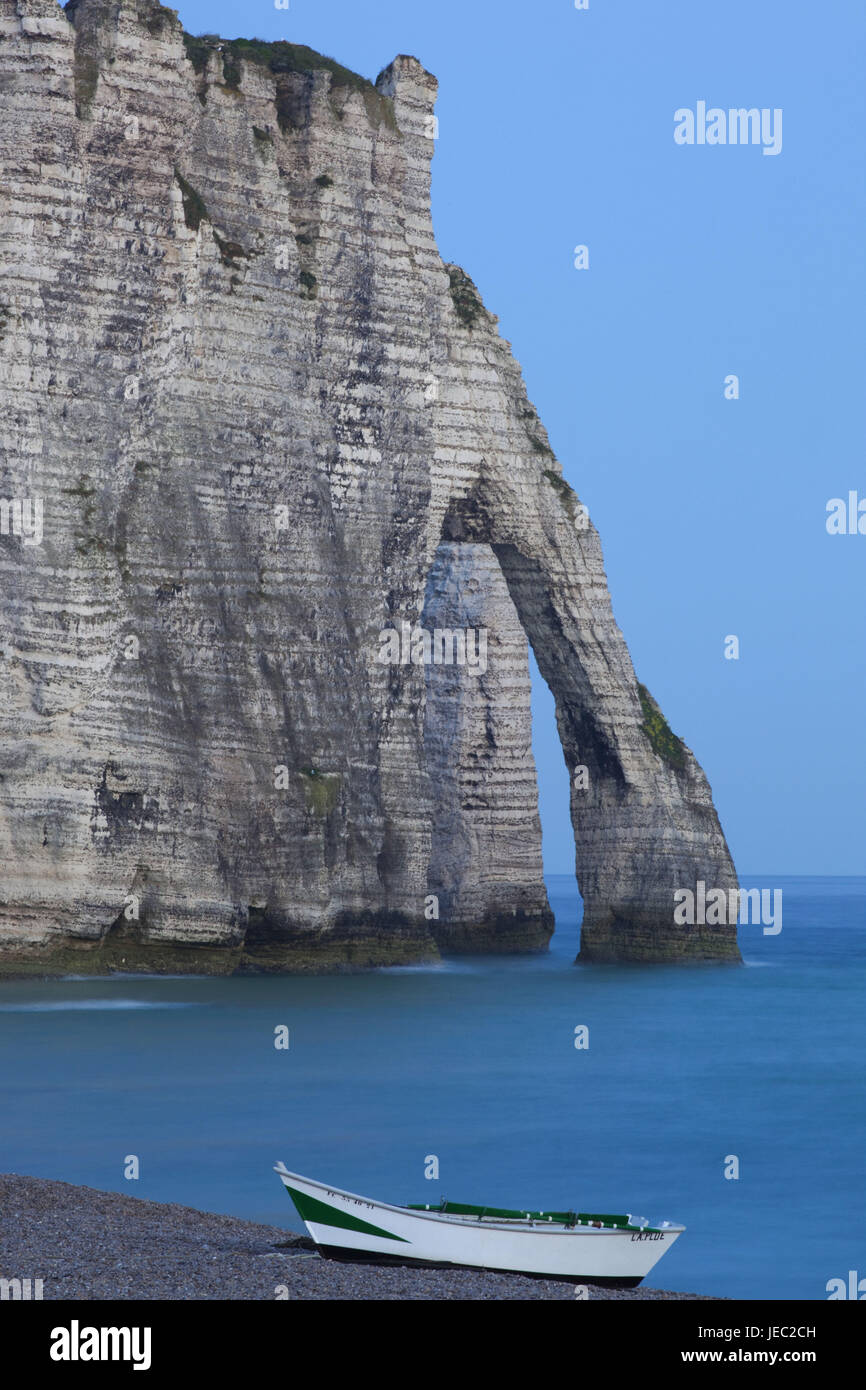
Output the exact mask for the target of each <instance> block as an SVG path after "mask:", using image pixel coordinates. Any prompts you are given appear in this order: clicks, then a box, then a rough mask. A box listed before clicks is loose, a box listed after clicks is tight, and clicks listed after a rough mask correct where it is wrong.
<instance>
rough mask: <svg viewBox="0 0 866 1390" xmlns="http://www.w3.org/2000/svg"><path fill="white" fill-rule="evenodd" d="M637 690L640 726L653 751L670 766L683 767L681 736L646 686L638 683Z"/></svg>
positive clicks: (684, 748) (683, 749) (684, 749)
mask: <svg viewBox="0 0 866 1390" xmlns="http://www.w3.org/2000/svg"><path fill="white" fill-rule="evenodd" d="M637 692H638V695H639V696H640V707H641V709H642V710H643V724H642V725H641V728H642V729H643V731H644V733H645V734H646V736H647V738H648V739H649V741H650V743H651V745H652V749H653V752H654V753H658V755H659V757H660V758H663V759H664V760H665V762H666V763H669V764H670V765H671V767H674V768H683V767H685V765H686V745H685V744H684V743H683V741H682V739H681V738H677V735H676V734H675V733H674V732H673V730H672V729H671V726H670V724H669V723H668V721H667V720H666V719H665V717H664V715H663V714H662V712H661V710H660V709H659V707H658V705H657V704H656V702H655V700H654V699H653V697H652V695H650V693H649V691H648V690H647V688H646V686H645V685H640V684H638V688H637Z"/></svg>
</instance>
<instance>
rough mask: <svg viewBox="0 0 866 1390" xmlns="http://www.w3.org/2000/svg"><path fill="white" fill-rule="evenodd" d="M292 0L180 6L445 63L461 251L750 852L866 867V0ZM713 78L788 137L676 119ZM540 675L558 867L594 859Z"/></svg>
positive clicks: (541, 729) (362, 63) (737, 837)
mask: <svg viewBox="0 0 866 1390" xmlns="http://www.w3.org/2000/svg"><path fill="white" fill-rule="evenodd" d="M290 3H291V8H290V9H289V10H277V9H276V8H275V7H274V6H273V3H272V0H256V3H255V4H252V5H249V4H247V5H240V4H236V3H233V0H208V3H207V4H205V3H203V0H189V3H185V4H181V6H180V9H179V13H180V16H181V19H182V20H183V22H184V25H185V27H186V28H187V29H188V30H189V31H190V32H191V33H202V32H218V33H221V34H222V35H223V36H225V37H236V36H239V35H241V36H245V37H255V36H257V37H261V38H266V39H275V38H287V39H290V40H291V41H293V42H296V43H306V44H309V45H310V46H311V47H313V48H316V49H318V50H320V51H321V52H325V53H328V54H330V55H331V56H333V57H335V58H337V59H339V61H340V62H342V63H344V64H346V65H347V66H348V67H351V68H354V69H355V70H356V71H358V72H361V73H364V74H365V75H367V76H369V77H371V78H375V76H376V74H377V73H378V71H379V70H380V68H382V67H384V66H385V64H386V63H388V62H390V60H391V59H392V58H393V57H394V56H395V54H397V53H414V54H415V55H416V56H417V57H418V58H420V60H421V61H422V62H423V63H424V64H425V66H426V67H427V68H429V69H430V70H431V71H432V72H434V73H435V74H436V76H437V77H438V79H439V84H440V87H439V104H438V108H437V111H438V115H439V120H440V138H439V141H438V145H437V148H436V155H435V159H434V178H433V214H434V222H435V227H436V234H437V238H438V241H439V247H440V250H441V252H442V255H443V256H444V257H445V259H447V260H454V261H457V262H458V263H459V264H461V265H463V266H464V267H465V269H466V270H467V271H468V272H469V274H470V275H472V277H473V278H474V280H475V281H476V283H477V284H478V286H479V288H480V290H481V292H482V294H483V297H484V300H485V303H486V304H487V306H488V307H489V308H490V309H491V310H492V311H493V312H494V313H496V314H498V315H499V317H500V327H501V331H502V333H503V334H504V336H505V337H506V338H508V340H509V341H510V342H511V344H512V345H513V348H514V351H515V354H516V356H517V358H518V360H519V361H520V363H521V365H522V367H523V370H524V374H525V377H526V381H527V386H528V389H529V394H530V397H531V399H532V400H533V401H534V403H535V405H536V406H537V408H538V410H539V412H540V414H541V417H542V419H543V420H544V422H545V424H546V426H547V429H548V432H549V434H550V438H551V443H552V445H553V447H554V449H555V450H556V452H557V455H558V457H559V459H560V461H561V463H562V466H563V471H564V473H565V476H566V477H567V478H568V479H569V481H570V482H571V483H572V485H573V486H574V487H575V489H576V490H577V492H578V493H579V494H580V497H581V500H582V501H583V502H585V503H586V505H587V506H588V507H589V509H590V513H591V515H592V517H593V520H594V521H595V523H596V524H597V526H598V528H599V530H600V533H601V538H602V544H603V546H604V554H605V563H606V568H607V573H608V578H609V581H610V587H611V592H612V595H613V602H614V611H615V613H616V617H617V620H618V622H619V625H620V627H621V628H622V630H623V632H624V634H625V637H626V640H627V641H628V643H629V646H630V649H631V652H632V656H633V658H634V662H635V667H636V669H637V673H638V678H639V679H640V680H642V681H643V682H644V683H645V684H646V685H647V686H649V688H650V690H651V691H652V692H653V694H654V695H655V696H656V698H657V699H658V700H659V702H660V704H661V706H662V708H663V709H664V711H665V713H666V715H667V717H668V720H669V722H670V724H671V726H672V728H673V729H674V731H675V732H676V733H678V734H680V735H681V736H682V737H683V738H684V739H685V740H686V742H687V743H688V744H689V745H690V746H691V747H692V748H693V749H694V751H695V753H696V754H697V756H698V758H699V760H700V761H701V762H702V764H703V766H704V768H705V769H706V771H707V774H708V776H709V778H710V781H711V783H712V786H713V791H714V794H715V799H716V804H717V806H718V808H719V812H720V815H721V818H722V824H723V826H724V828H725V831H726V834H727V836H728V840H729V843H730V845H731V848H732V851H733V853H734V858H735V860H736V863H737V866H738V868H739V869H740V870H741V872H743V873H745V874H760V873H765V874H770V873H827V874H834V873H835V874H853V873H863V872H866V848H864V846H866V835H864V829H866V825H864V820H866V818H864V810H863V805H864V787H866V737H864V733H866V699H864V695H866V641H864V638H866V622H864V606H866V605H864V590H866V585H864V573H866V536H835V537H831V536H829V535H828V534H827V532H826V529H825V519H826V512H825V508H826V503H827V501H828V499H830V498H831V497H838V496H842V497H845V496H847V493H848V492H849V490H851V489H856V490H857V491H858V492H859V495H860V496H861V497H866V467H864V447H863V446H864V429H863V424H864V418H863V417H864V400H866V392H864V380H866V334H864V309H866V275H864V257H866V251H864V241H866V168H864V165H866V138H864V131H866V83H864V80H863V73H864V70H866V7H864V5H863V3H862V0H820V3H817V0H816V2H815V3H807V2H806V0H760V3H756V0H726V3H725V4H719V5H709V4H698V3H696V0H660V3H656V4H653V3H652V0H590V8H589V10H588V11H577V10H575V8H574V5H573V0H534V3H517V0H499V3H494V2H493V0H470V2H469V3H467V0H460V3H457V2H456V0H436V3H423V4H422V3H408V0H367V3H365V4H359V3H358V0H290ZM699 100H705V101H706V102H707V104H708V106H719V107H723V108H728V107H731V106H733V107H740V106H749V107H750V106H757V107H760V108H763V107H771V108H775V107H781V108H782V110H783V113H784V115H783V146H782V152H781V153H780V154H779V155H778V156H776V157H767V156H764V155H763V154H762V153H761V150H760V149H759V148H752V147H745V148H743V147H732V146H727V147H716V148H713V147H708V146H705V147H703V148H700V147H691V148H689V147H679V146H677V145H676V144H675V143H674V140H673V129H674V120H673V115H674V111H675V110H676V109H677V108H679V107H691V108H693V109H694V108H695V106H696V103H697V102H698V101H699ZM578 243H585V244H587V245H588V246H589V252H590V268H589V270H588V271H576V270H575V269H574V267H573V248H574V246H575V245H576V244H578ZM728 373H736V374H738V376H739V377H740V390H741V396H740V399H739V400H738V401H726V400H725V399H724V395H723V386H724V379H725V377H726V376H727V374H728ZM731 633H732V634H736V635H737V636H738V637H739V639H740V659H739V660H738V661H726V660H725V659H724V656H723V644H724V639H725V637H726V636H727V635H728V634H731ZM535 681H536V687H537V689H536V696H535V704H536V719H535V745H536V756H537V759H538V765H539V776H540V782H541V804H542V818H543V824H544V848H545V863H546V865H547V868H548V870H549V871H551V872H570V871H571V870H572V868H573V860H574V851H573V842H572V839H571V827H570V824H569V820H568V809H567V785H566V778H565V771H564V765H563V762H562V756H561V753H560V751H559V748H558V743H557V740H556V731H555V726H554V723H553V709H552V700H551V698H550V695H549V693H548V692H547V690H546V688H545V687H544V686H543V683H542V682H541V681H540V678H539V677H538V676H537V674H536V676H535Z"/></svg>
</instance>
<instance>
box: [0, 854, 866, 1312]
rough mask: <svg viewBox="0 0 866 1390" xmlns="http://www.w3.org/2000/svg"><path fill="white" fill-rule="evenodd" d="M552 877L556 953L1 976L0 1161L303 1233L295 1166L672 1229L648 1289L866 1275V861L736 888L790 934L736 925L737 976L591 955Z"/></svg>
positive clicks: (784, 1290) (397, 1189)
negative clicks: (284, 1041)
mask: <svg viewBox="0 0 866 1390" xmlns="http://www.w3.org/2000/svg"><path fill="white" fill-rule="evenodd" d="M548 883H549V889H550V895H551V903H552V906H553V908H554V911H555V913H556V920H557V930H556V935H555V937H554V940H553V946H552V949H551V951H550V954H549V955H547V956H540V957H526V958H516V957H515V958H510V959H495V958H489V957H485V958H471V959H460V960H454V961H449V962H446V963H445V964H443V965H440V966H434V967H429V968H410V969H395V970H383V971H378V972H375V973H373V974H365V975H353V976H341V977H324V978H321V979H301V978H251V979H205V978H202V979H181V978H168V979H144V978H141V977H129V976H127V977H115V978H113V979H110V980H99V979H68V980H62V981H57V982H51V983H36V982H29V981H18V982H0V1058H2V1080H0V1093H2V1094H0V1105H2V1136H0V1171H5V1172H18V1173H27V1174H33V1175H36V1176H41V1177H47V1178H60V1179H63V1180H64V1181H67V1182H72V1183H84V1184H87V1185H89V1186H92V1187H98V1188H106V1189H111V1190H115V1191H119V1192H120V1191H122V1192H127V1193H130V1194H132V1195H134V1196H138V1197H147V1198H152V1199H155V1200H157V1201H172V1202H181V1203H184V1204H187V1205H189V1206H194V1207H199V1208H202V1209H205V1210H209V1211H217V1212H227V1213H230V1214H232V1215H236V1216H243V1217H248V1218H251V1219H253V1220H257V1221H266V1222H275V1223H277V1224H280V1225H285V1226H286V1227H288V1228H291V1229H294V1230H299V1229H301V1227H300V1224H299V1222H298V1220H297V1218H296V1217H295V1214H294V1210H293V1208H292V1207H291V1206H290V1203H289V1201H288V1198H287V1197H286V1195H285V1193H284V1191H283V1188H282V1186H281V1184H280V1182H279V1180H278V1178H277V1177H276V1175H275V1174H274V1173H273V1172H272V1165H273V1164H274V1163H275V1162H276V1161H277V1160H278V1159H282V1160H283V1161H284V1162H285V1163H286V1164H287V1166H288V1167H289V1168H291V1169H294V1170H295V1171H297V1172H300V1173H305V1174H307V1175H309V1176H312V1177H317V1178H321V1179H324V1180H326V1181H327V1182H330V1183H334V1184H335V1185H337V1186H340V1187H344V1188H348V1189H349V1190H351V1191H355V1192H360V1193H362V1194H365V1195H369V1196H374V1197H381V1198H384V1199H385V1200H387V1201H394V1202H398V1203H399V1202H410V1201H430V1200H438V1198H439V1197H440V1196H442V1195H445V1196H447V1197H448V1198H450V1199H452V1200H455V1201H469V1202H476V1201H480V1202H484V1203H487V1204H489V1205H500V1206H523V1205H525V1206H527V1207H535V1208H544V1207H553V1208H557V1207H558V1208H572V1209H576V1208H580V1209H582V1210H587V1209H589V1210H593V1209H595V1210H598V1211H628V1212H632V1213H636V1214H640V1215H644V1216H647V1217H649V1218H650V1219H651V1220H653V1219H662V1218H667V1219H669V1220H675V1221H682V1222H683V1223H684V1224H685V1225H686V1226H687V1227H688V1230H687V1232H686V1234H685V1235H684V1236H682V1237H681V1239H680V1240H679V1242H678V1243H677V1245H676V1246H675V1247H674V1249H673V1250H672V1251H671V1252H670V1253H669V1254H668V1255H666V1256H665V1257H664V1259H663V1260H662V1262H661V1264H660V1265H659V1266H658V1269H657V1270H656V1271H655V1272H654V1273H653V1274H652V1275H651V1276H650V1278H649V1280H648V1283H650V1284H651V1285H653V1286H656V1287H662V1288H669V1289H681V1290H688V1291H693V1292H697V1293H705V1294H719V1295H725V1296H728V1297H734V1298H749V1299H766V1298H791V1299H823V1298H826V1297H827V1294H826V1284H827V1281H828V1280H829V1279H831V1278H835V1277H842V1278H846V1279H847V1273H848V1271H849V1270H851V1269H856V1270H858V1271H859V1275H860V1277H863V1276H866V1220H864V1209H866V1183H864V1166H866V1165H864V1156H866V1100H864V1070H866V1008H864V1002H866V879H854V878H847V879H840V878H835V879H829V878H783V879H780V878H772V879H771V878H765V879H762V880H746V881H745V882H744V886H745V887H750V886H757V887H774V888H776V887H780V888H781V889H782V890H783V928H782V932H781V934H780V935H778V936H764V935H763V934H762V931H761V928H760V927H749V926H746V927H741V929H740V940H741V946H742V951H743V955H744V957H745V960H746V965H745V967H744V968H737V967H731V966H702V967H690V966H676V967H658V966H656V967H637V966H632V967H621V968H617V969H614V968H607V967H598V966H594V967H586V968H581V967H575V966H574V964H573V960H574V956H575V954H576V951H577V945H578V932H579V927H578V923H579V916H580V901H579V898H578V897H577V894H576V890H575V887H574V884H573V881H572V880H570V879H569V878H566V877H552V878H551V879H549V880H548ZM281 1025H283V1026H285V1027H286V1028H288V1029H289V1041H290V1046H289V1048H288V1050H278V1049H276V1048H275V1046H274V1038H275V1029H277V1028H278V1027H280V1026H281ZM580 1025H585V1026H586V1027H588V1029H589V1047H588V1048H587V1049H580V1050H578V1049H577V1048H575V1029H576V1028H578V1027H579V1026H580ZM128 1155H136V1156H137V1157H138V1159H139V1164H140V1177H139V1179H138V1180H137V1181H126V1180H125V1179H124V1177H123V1171H124V1161H125V1159H126V1157H127V1156H128ZM431 1156H435V1157H436V1159H437V1160H438V1168H439V1176H438V1178H434V1179H432V1180H429V1179H427V1178H425V1163H426V1164H427V1166H428V1167H432V1164H429V1163H428V1162H427V1160H428V1158H429V1157H431ZM731 1156H734V1157H736V1159H737V1160H738V1163H739V1177H738V1178H737V1179H728V1178H726V1177H725V1170H726V1167H727V1168H728V1169H729V1170H730V1169H731V1168H732V1167H733V1164H732V1163H731V1162H730V1158H731Z"/></svg>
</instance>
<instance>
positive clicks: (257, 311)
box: [0, 0, 738, 973]
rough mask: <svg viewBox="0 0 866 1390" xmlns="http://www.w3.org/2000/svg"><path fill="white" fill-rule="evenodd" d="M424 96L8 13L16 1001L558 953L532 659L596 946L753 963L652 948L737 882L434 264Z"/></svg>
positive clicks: (6, 912) (678, 746)
mask: <svg viewBox="0 0 866 1390" xmlns="http://www.w3.org/2000/svg"><path fill="white" fill-rule="evenodd" d="M436 87H437V84H436V80H435V79H434V78H433V77H432V76H431V75H430V74H429V73H428V72H426V71H425V70H424V68H423V67H422V66H421V64H420V63H419V62H418V61H417V60H416V59H414V58H409V57H398V58H397V59H395V61H394V62H393V63H392V64H391V65H390V66H389V67H388V68H386V69H385V71H384V72H383V73H382V74H381V75H380V76H379V78H378V80H377V82H376V83H375V85H374V84H372V83H370V82H367V81H365V80H364V79H362V78H359V77H358V76H356V75H355V74H353V73H351V72H349V71H347V70H346V69H344V68H342V67H340V65H339V64H337V63H335V62H332V61H331V60H329V59H325V58H322V57H321V56H320V55H318V54H315V53H313V52H312V51H311V50H309V49H303V48H299V47H296V46H293V45H290V44H272V45H262V44H258V43H245V42H243V41H236V42H231V43H224V42H222V41H218V40H212V39H191V38H190V37H189V36H187V35H184V33H183V30H182V28H181V25H180V23H179V21H178V19H177V17H176V15H175V13H174V12H173V11H171V10H166V9H164V8H162V7H161V6H160V5H158V4H156V3H153V0H72V3H71V4H70V5H68V6H67V8H66V10H65V11H63V10H62V9H60V8H59V7H58V6H57V5H56V3H55V0H0V108H2V122H0V169H2V173H0V260H2V278H0V499H2V502H3V504H4V510H3V512H2V514H0V521H2V522H3V525H2V527H0V532H2V533H0V591H2V605H0V701H2V708H0V861H2V869H0V973H15V972H28V971H29V972H32V971H44V972H48V973H60V972H64V971H68V970H87V971H98V970H109V969H115V968H120V969H132V968H136V969H147V970H195V971H208V970H209V971H232V970H326V969H334V968H343V967H347V966H349V967H351V966H362V965H375V964H384V963H393V962H399V961H408V960H416V959H423V958H427V957H432V956H435V955H436V954H437V952H438V951H439V950H483V951H487V950H520V949H523V950H530V949H539V948H543V947H544V945H545V944H546V942H547V940H548V937H549V934H550V931H551V928H552V919H551V914H550V909H549V907H548V904H547V898H546V895H545V891H544V885H543V880H542V877H541V855H540V826H539V820H538V809H537V789H536V785H535V769H534V764H533V760H532V753H531V746H530V715H529V685H528V673H527V639H528V641H529V642H530V643H531V644H532V647H533V650H534V652H535V655H536V658H537V661H538V665H539V667H540V669H541V672H542V674H543V675H544V677H545V679H546V680H547V682H548V684H549V685H550V687H551V689H552V691H553V693H554V695H555V698H556V706H557V721H558V727H559V733H560V737H561V741H562V746H563V751H564V755H565V761H566V764H567V765H568V768H569V770H570V772H571V773H572V774H576V775H573V776H572V794H571V799H572V805H571V810H572V819H573V824H574V833H575V846H576V865H577V874H578V881H579V885H580V888H581V892H582V894H583V898H584V904H585V920H584V928H583V938H582V941H583V944H582V951H581V954H582V956H583V957H585V958H587V959H596V960H610V959H666V958H679V957H687V958H711V959H737V958H738V953H737V946H736V934H735V929H733V928H709V927H692V928H684V927H677V926H674V923H673V893H674V890H675V889H676V888H681V887H688V886H690V885H691V886H694V884H695V882H696V880H698V879H702V880H704V881H705V882H706V883H707V884H710V885H712V886H718V887H722V888H729V887H733V886H734V885H735V884H736V878H735V874H734V869H733V865H732V863H731V859H730V856H729V853H728V850H727V846H726V844H725V840H724V836H723V834H722V831H721V828H720V826H719V823H718V819H717V816H716V813H715V810H714V807H713V804H712V799H711V795H710V790H709V787H708V785H707V783H706V780H705V778H704V776H703V774H702V772H701V769H700V767H699V766H698V764H697V762H696V760H695V759H694V757H693V756H692V754H691V752H690V751H689V750H688V749H687V748H686V747H685V745H684V744H682V743H681V742H680V740H679V739H677V738H675V737H674V736H673V735H672V734H671V732H670V730H669V729H668V728H667V725H666V723H665V721H664V719H663V717H662V716H661V714H660V712H659V710H658V708H657V706H655V704H654V702H653V701H652V698H651V697H650V696H649V695H648V693H647V692H645V691H644V690H643V689H642V688H641V687H639V686H638V684H637V682H636V678H635V674H634V671H633V669H632V664H631V660H630V658H629V654H628V651H627V648H626V646H625V643H624V640H623V638H622V635H621V633H620V632H619V629H618V628H617V627H616V624H615V622H614V619H613V616H612V612H611V606H610V599H609V595H608V591H607V583H606V579H605V575H604V570H603V565H602V557H601V550H600V545H599V540H598V536H597V534H596V531H595V529H594V527H593V526H592V524H591V522H589V520H588V519H587V517H586V515H585V513H584V511H583V509H582V508H581V507H580V504H579V502H578V500H577V498H576V496H575V494H574V493H573V492H572V490H571V488H570V487H569V486H568V485H567V484H566V483H565V482H564V480H563V478H562V475H561V469H560V466H559V464H558V463H557V461H556V459H555V457H554V455H553V453H552V451H551V448H550V445H549V441H548V438H547V435H546V433H545V431H544V428H543V426H542V425H541V423H540V421H539V420H538V417H537V415H536V413H535V411H534V409H533V407H532V406H531V404H530V403H529V401H528V400H527V397H526V392H525V389H524V386H523V382H522V379H521V374H520V369H519V367H518V365H517V363H516V362H515V360H514V358H513V357H512V355H511V351H510V348H509V345H508V344H507V343H506V342H504V341H503V340H502V338H501V337H500V336H499V334H498V332H497V326H496V319H495V318H494V317H493V315H491V314H490V313H489V312H488V311H487V310H486V309H485V307H484V306H483V305H482V303H481V301H480V299H479V297H478V294H477V291H476V289H475V287H474V285H473V283H472V281H471V280H470V279H469V277H468V276H467V275H466V274H465V273H464V272H463V271H462V270H461V269H460V268H459V267H457V266H453V265H446V264H443V262H442V260H441V259H440V256H439V254H438V252H437V249H436V245H435V242H434V238H433V231H432V224H431V215H430V177H429V175H430V160H431V156H432V153H433V148H434V141H433V135H434V123H433V109H434V103H435V97H436ZM40 509H41V511H40ZM403 623H409V624H412V625H413V630H414V627H415V625H418V624H421V625H422V628H423V629H424V630H427V629H433V628H438V629H446V630H449V631H452V630H453V631H456V630H458V629H461V630H462V629H465V628H472V629H474V630H476V631H477V630H480V629H484V631H485V633H486V640H487V648H486V669H485V670H484V671H481V670H480V668H479V667H478V666H477V665H476V667H475V668H472V667H471V666H470V665H469V664H468V663H467V662H464V663H463V664H462V665H461V664H456V663H455V662H454V661H452V662H450V663H449V662H448V661H442V662H440V663H439V664H436V663H435V662H432V661H431V662H424V661H413V660H412V659H409V660H404V659H403V653H402V652H401V656H400V658H399V659H397V660H394V661H388V660H382V652H383V644H382V636H381V634H382V633H383V631H386V630H394V631H400V630H401V624H403ZM581 768H583V769H585V771H584V772H580V771H578V769H581Z"/></svg>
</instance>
